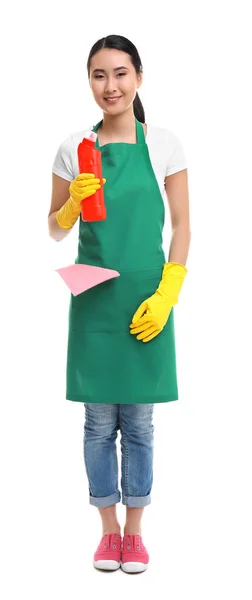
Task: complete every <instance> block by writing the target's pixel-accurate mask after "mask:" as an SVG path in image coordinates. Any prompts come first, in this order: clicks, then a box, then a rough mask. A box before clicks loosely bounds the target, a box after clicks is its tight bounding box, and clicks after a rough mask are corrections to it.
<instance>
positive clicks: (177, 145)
mask: <svg viewBox="0 0 252 600" xmlns="http://www.w3.org/2000/svg"><path fill="white" fill-rule="evenodd" d="M183 169H187V160H186V156H185V152H184V149H183V146H182V144H181V142H180V140H179V138H178V137H177V136H176V135H175V134H174V133H173V132H172V131H167V162H166V172H165V176H166V177H167V176H168V175H173V174H174V173H177V172H178V171H182V170H183Z"/></svg>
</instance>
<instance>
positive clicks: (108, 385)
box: [66, 120, 178, 404]
mask: <svg viewBox="0 0 252 600" xmlns="http://www.w3.org/2000/svg"><path fill="white" fill-rule="evenodd" d="M101 123H102V121H100V122H99V123H97V125H95V127H94V128H93V131H95V132H97V130H98V128H99V126H100V125H101ZM136 133H137V143H136V144H126V143H123V142H119V143H109V144H105V145H104V146H102V147H100V146H99V141H98V138H97V141H96V147H97V148H100V150H101V153H102V171H103V177H105V178H106V180H107V182H106V184H105V186H104V194H105V203H106V207H107V219H106V220H105V221H100V222H96V223H86V222H84V221H82V219H81V218H80V220H79V242H78V256H77V259H76V261H75V262H76V263H83V264H90V265H94V266H99V267H106V268H108V269H116V270H117V271H119V273H120V277H117V278H116V279H112V280H110V281H106V282H104V283H102V284H100V285H98V286H96V287H94V288H92V289H90V290H88V291H86V292H83V293H82V294H80V295H78V296H73V295H71V300H70V308H69V336H68V351H67V392H66V398H67V400H73V401H78V402H100V403H116V404H140V403H146V404H152V403H157V402H169V401H170V400H177V399H178V389H177V375H176V355H175V337H174V315H173V310H174V309H172V310H171V313H170V316H169V319H168V321H167V324H166V326H165V328H164V329H163V331H162V332H161V333H160V334H159V335H158V336H157V337H155V338H154V339H153V340H151V341H150V342H146V343H145V344H144V343H143V342H142V341H139V340H137V339H136V336H133V335H131V334H130V332H129V325H130V323H131V320H132V317H133V314H134V313H135V311H136V309H137V308H138V306H139V305H140V304H141V302H142V301H143V300H145V299H146V298H148V297H149V296H151V295H152V294H153V293H154V292H155V290H156V288H157V287H158V284H159V282H160V280H161V277H162V269H163V265H164V263H165V255H164V251H163V246H162V232H163V226H164V216H165V211H164V202H163V198H162V195H161V193H160V189H159V186H158V183H157V180H156V177H155V173H154V171H153V168H152V165H151V161H150V157H149V151H148V146H147V144H146V142H145V136H144V131H143V127H142V124H141V123H139V121H137V120H136Z"/></svg>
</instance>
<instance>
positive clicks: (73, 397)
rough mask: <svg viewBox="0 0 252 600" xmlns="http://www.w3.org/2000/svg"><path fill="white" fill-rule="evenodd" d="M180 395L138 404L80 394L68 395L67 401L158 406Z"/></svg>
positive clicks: (148, 399) (138, 400) (144, 400)
mask: <svg viewBox="0 0 252 600" xmlns="http://www.w3.org/2000/svg"><path fill="white" fill-rule="evenodd" d="M178 399H179V398H178V394H176V393H175V394H171V395H169V396H167V395H165V396H155V398H154V399H153V398H150V397H143V398H141V399H139V398H138V399H137V402H134V401H131V402H130V401H129V400H128V399H127V400H125V401H121V402H118V401H114V402H113V400H111V398H105V399H104V398H97V399H96V400H94V397H93V396H91V397H88V396H80V395H78V394H69V393H67V394H66V400H70V401H72V402H90V403H92V404H98V403H99V404H158V403H162V402H173V401H176V400H178Z"/></svg>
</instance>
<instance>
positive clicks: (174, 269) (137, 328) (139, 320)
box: [130, 262, 187, 342]
mask: <svg viewBox="0 0 252 600" xmlns="http://www.w3.org/2000/svg"><path fill="white" fill-rule="evenodd" d="M186 273H187V269H186V267H185V266H184V265H181V264H180V263H175V262H168V263H165V264H164V267H163V273H162V279H161V281H160V284H159V286H158V288H157V290H156V291H155V293H154V294H153V295H152V296H150V298H147V300H145V301H144V302H142V304H140V306H139V308H138V309H137V311H136V312H135V314H134V316H133V319H132V323H131V324H130V333H132V334H138V335H137V340H142V341H143V342H149V341H150V340H152V339H153V338H154V337H156V336H157V335H158V334H159V333H160V332H161V331H162V329H163V328H164V326H165V324H166V323H167V321H168V318H169V315H170V312H171V309H172V307H173V306H174V305H175V304H177V303H178V296H179V293H180V290H181V288H182V285H183V281H184V278H185V276H186Z"/></svg>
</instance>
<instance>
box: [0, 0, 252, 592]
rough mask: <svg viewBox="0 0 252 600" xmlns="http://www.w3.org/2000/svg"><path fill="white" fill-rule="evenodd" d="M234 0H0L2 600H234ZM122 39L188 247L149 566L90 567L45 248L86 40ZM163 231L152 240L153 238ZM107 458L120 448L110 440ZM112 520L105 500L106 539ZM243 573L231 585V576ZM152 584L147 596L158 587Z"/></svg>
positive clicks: (237, 334) (159, 424)
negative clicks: (176, 173) (187, 212)
mask: <svg viewBox="0 0 252 600" xmlns="http://www.w3.org/2000/svg"><path fill="white" fill-rule="evenodd" d="M248 9H249V2H245V1H243V0H241V1H240V2H239V3H238V2H237V3H235V2H224V1H218V2H217V1H215V2H214V1H212V2H211V3H210V2H209V3H206V2H199V1H198V2H196V1H194V2H193V1H192V2H190V3H189V2H183V1H179V0H178V1H176V2H165V3H164V7H162V3H161V2H158V1H155V2H154V3H150V5H149V7H147V5H146V3H144V2H142V3H141V2H140V3H138V4H137V3H136V2H129V1H128V2H126V3H123V4H122V5H119V3H118V2H110V1H109V0H108V1H107V2H99V1H98V0H96V2H94V3H92V2H89V3H87V2H79V1H77V0H72V2H64V1H62V0H61V1H60V2H59V1H57V2H56V1H53V0H52V1H51V2H50V5H49V4H48V7H47V8H45V6H44V3H43V4H42V3H41V4H40V5H39V4H38V3H32V2H27V1H23V2H22V3H20V4H18V3H17V2H13V3H12V4H11V5H10V6H9V8H8V9H6V8H5V10H4V11H3V14H2V19H1V20H2V31H1V62H2V77H1V79H2V86H1V87H2V92H1V104H2V108H1V166H2V175H1V181H2V198H1V275H2V277H1V284H2V285H1V302H2V307H1V345H2V361H1V363H2V375H1V424H0V427H1V431H0V440H1V489H2V491H1V521H2V523H1V546H2V558H1V571H2V576H1V584H0V585H1V588H3V589H2V593H1V596H2V598H4V600H9V599H13V598H19V597H20V596H24V597H25V598H26V600H30V599H34V598H36V600H40V599H43V600H44V599H45V598H47V599H48V600H54V599H55V598H60V599H61V600H65V599H68V600H70V599H71V600H72V599H74V600H79V599H83V598H85V596H86V594H87V593H88V594H89V597H92V598H98V597H99V594H100V595H101V596H102V598H105V599H107V598H112V597H114V598H115V597H117V596H118V595H119V594H120V597H121V598H123V599H124V598H125V599H126V598H129V597H134V598H135V597H138V598H139V597H140V595H141V598H142V597H144V598H146V599H152V598H153V596H154V595H157V594H158V593H159V596H160V597H161V595H162V597H167V598H169V599H170V600H187V599H189V598H193V599H194V600H202V599H203V598H204V600H208V599H209V600H210V599H211V600H212V599H213V598H215V599H221V600H222V599H223V598H235V599H238V598H242V599H243V600H251V595H252V584H251V558H252V556H251V535H252V527H251V525H252V523H251V504H252V497H251V455H252V453H251V450H252V448H251V401H252V389H251V334H252V332H251V295H250V288H251V284H250V279H251V258H252V257H251V243H250V239H251V220H250V218H251V200H252V198H251V158H252V156H251V135H252V126H251V106H252V98H251V91H250V89H249V86H250V84H251V59H249V56H250V57H251V53H252V48H251V21H250V20H249V18H248ZM115 33H116V34H121V35H124V36H126V37H128V38H129V39H130V40H131V41H133V43H134V44H135V45H136V46H137V48H138V51H139V53H140V57H141V59H142V63H143V67H144V76H145V79H144V84H143V86H142V88H141V90H140V98H141V100H142V102H143V105H144V108H145V111H146V122H147V124H148V122H149V123H152V124H153V125H159V126H165V127H167V128H169V129H171V130H172V131H173V132H174V133H175V134H176V135H177V136H178V137H179V139H180V141H181V143H182V145H183V148H184V151H185V154H186V157H187V160H188V174H189V186H190V206H191V227H192V241H191V247H190V253H189V258H188V262H187V268H188V275H187V278H186V281H185V284H184V287H183V290H182V292H181V296H180V300H179V304H178V305H177V307H176V309H175V326H176V344H177V359H178V378H179V391H180V399H179V401H178V402H170V403H165V404H157V405H155V409H154V425H155V457H154V484H153V491H152V503H151V505H150V506H148V507H146V509H145V512H144V515H143V520H142V534H143V541H144V544H145V545H146V547H147V549H148V551H149V554H150V558H151V562H150V565H149V568H148V570H147V571H146V573H142V574H140V575H138V576H136V577H134V576H130V575H127V574H125V573H123V572H122V571H121V570H119V571H117V572H116V573H111V574H106V573H105V574H104V573H102V572H99V571H96V570H95V569H94V568H93V566H92V558H93V553H94V551H95V549H96V547H97V545H98V543H99V541H100V537H101V521H100V516H99V514H98V511H97V509H96V508H95V507H93V506H90V505H89V502H88V484H87V478H86V474H85V469H84V460H83V425H84V406H83V404H82V403H74V402H70V401H66V400H65V358H66V342H67V313H68V303H69V298H70V294H69V293H68V290H67V288H66V286H65V285H64V283H63V282H62V280H61V279H60V277H59V275H58V274H57V273H55V269H56V268H58V267H61V266H66V265H68V264H71V263H73V262H74V260H75V257H76V249H77V246H76V244H77V229H76V228H75V229H74V230H73V231H72V232H71V234H70V235H69V236H68V237H67V238H66V239H65V240H63V241H62V242H61V243H56V242H54V241H53V240H52V239H51V238H49V235H48V230H47V215H48V211H49V206H50V199H51V168H52V163H53V159H54V156H55V153H56V151H57V149H58V147H59V145H60V143H61V142H62V141H63V140H64V139H65V138H66V137H67V136H68V135H69V134H71V133H72V132H75V131H78V130H82V129H83V128H85V127H86V126H89V125H90V123H96V122H97V121H98V120H99V119H100V118H101V112H100V109H99V107H98V106H97V105H96V104H95V103H94V100H93V97H92V94H91V91H90V89H89V85H88V78H87V70H86V62H87V57H88V54H89V51H90V48H91V46H92V45H93V43H94V42H95V41H96V40H98V39H99V38H101V37H103V36H105V35H109V34H115ZM169 235H170V232H169V227H167V229H166V242H169ZM118 451H119V437H118ZM124 516H125V507H124V506H122V505H121V504H119V505H118V517H119V520H120V522H121V525H122V528H123V525H124ZM249 571H250V572H249ZM158 590H159V592H158Z"/></svg>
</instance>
